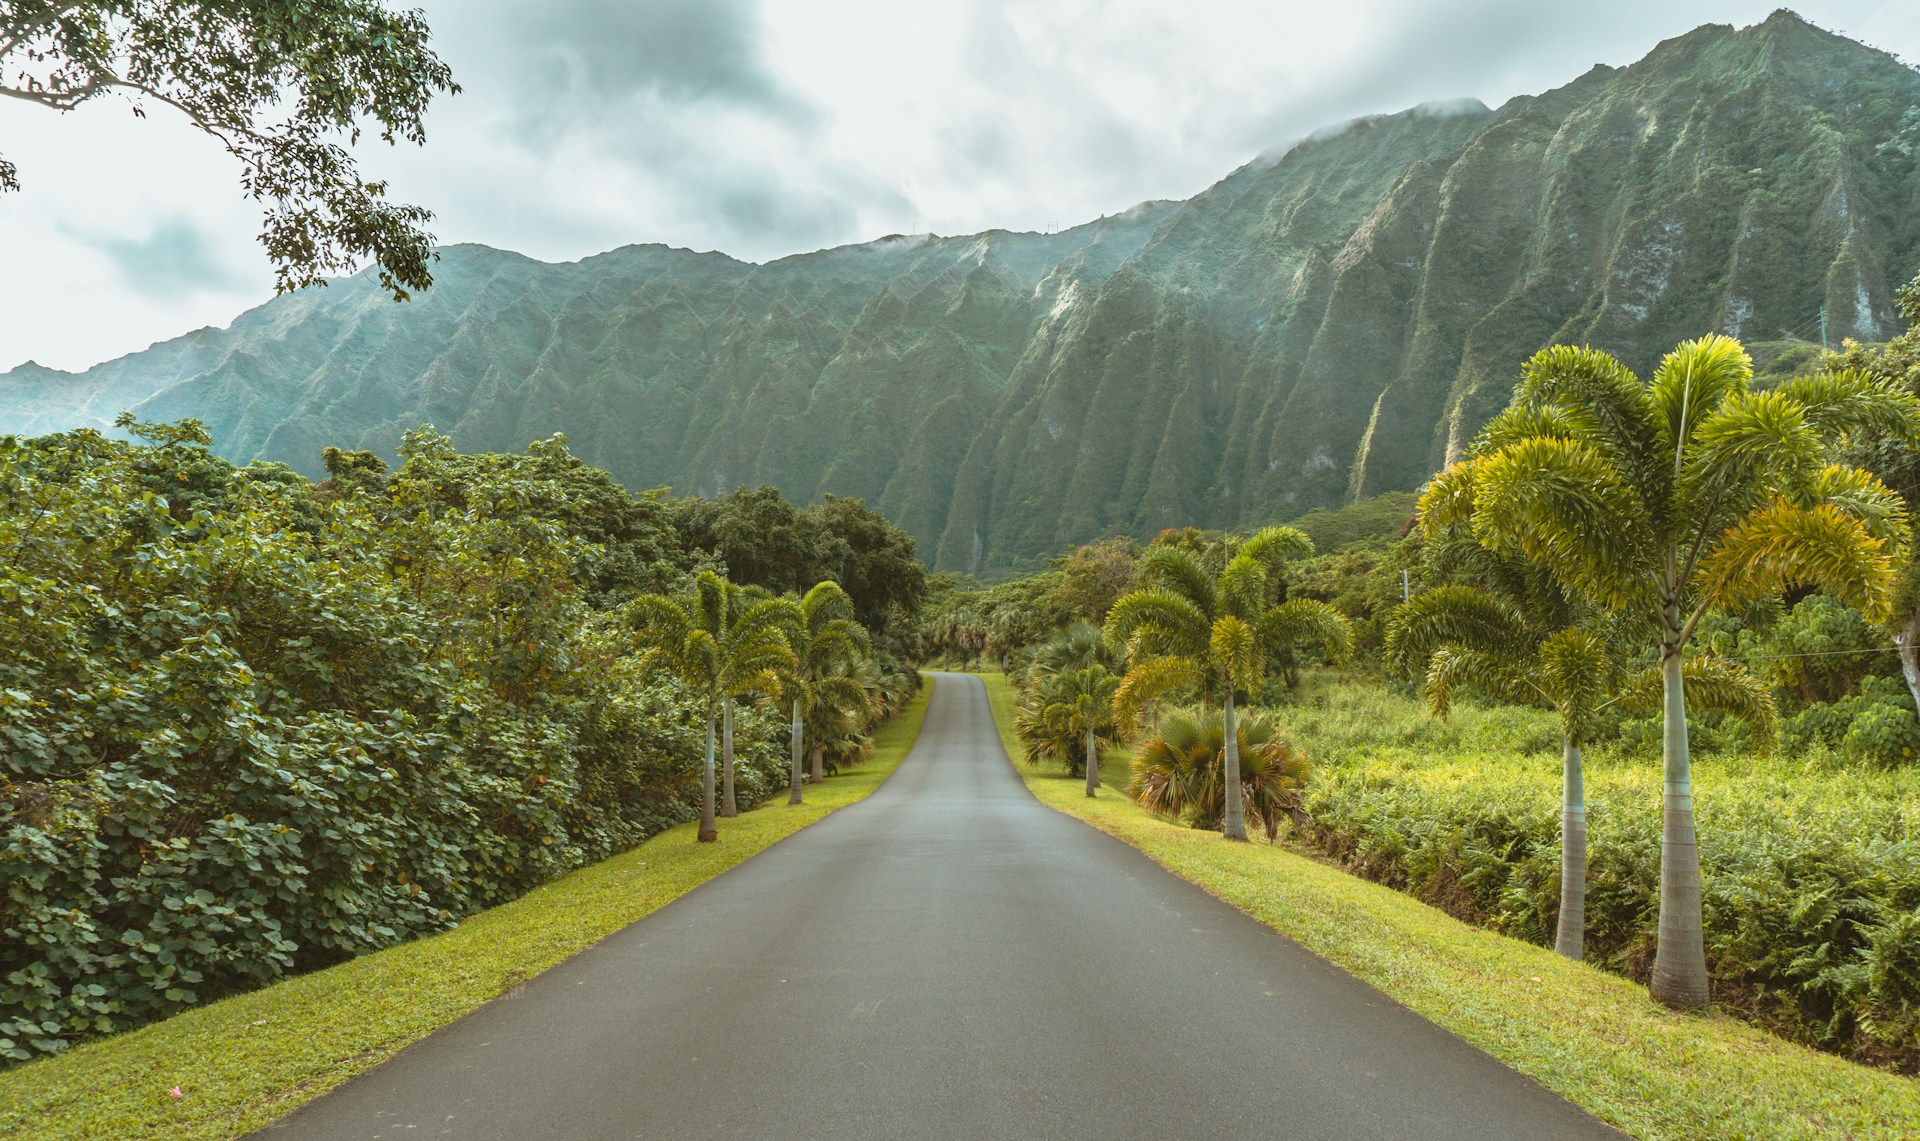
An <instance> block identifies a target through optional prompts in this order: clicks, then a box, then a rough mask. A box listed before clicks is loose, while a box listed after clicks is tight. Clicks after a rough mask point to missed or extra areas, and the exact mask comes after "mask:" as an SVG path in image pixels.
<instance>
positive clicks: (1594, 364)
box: [1488, 345, 1662, 498]
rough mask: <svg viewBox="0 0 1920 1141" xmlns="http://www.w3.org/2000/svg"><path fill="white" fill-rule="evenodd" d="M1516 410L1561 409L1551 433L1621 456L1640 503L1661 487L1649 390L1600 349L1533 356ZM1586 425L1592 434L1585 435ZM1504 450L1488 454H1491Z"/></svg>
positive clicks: (1569, 348) (1558, 348)
mask: <svg viewBox="0 0 1920 1141" xmlns="http://www.w3.org/2000/svg"><path fill="white" fill-rule="evenodd" d="M1514 404H1515V405H1516V406H1525V405H1535V406H1557V407H1558V408H1559V409H1560V410H1561V411H1560V413H1559V418H1558V419H1557V421H1556V428H1557V429H1559V430H1556V431H1553V432H1541V433H1538V434H1539V435H1545V436H1560V437H1561V438H1569V439H1570V438H1573V432H1574V431H1577V432H1578V433H1579V437H1580V438H1581V439H1582V440H1584V441H1585V442H1587V443H1589V444H1595V445H1597V446H1600V447H1602V448H1604V449H1605V450H1607V451H1609V452H1613V453H1615V454H1617V456H1618V457H1619V459H1620V461H1621V468H1622V471H1623V475H1624V476H1625V478H1626V479H1627V482H1628V483H1630V484H1631V485H1632V486H1633V487H1634V489H1635V490H1636V491H1637V492H1638V493H1639V494H1640V495H1641V497H1642V498H1652V497H1655V492H1656V489H1657V488H1658V487H1660V486H1662V483H1661V471H1662V468H1661V464H1660V462H1659V453H1660V450H1661V448H1660V444H1661V434H1660V424H1659V413H1658V409H1657V408H1656V406H1655V404H1654V399H1653V396H1652V394H1651V393H1650V392H1648V390H1647V386H1646V385H1644V384H1642V383H1641V382H1640V378H1639V377H1636V376H1634V375H1633V372H1632V371H1631V370H1630V369H1628V368H1627V367H1626V366H1625V365H1623V364H1621V363H1620V362H1619V361H1617V360H1615V359H1614V358H1613V357H1612V356H1610V355H1609V354H1607V353H1604V352H1601V351H1599V350H1598V349H1590V348H1586V347H1576V346H1573V345H1553V346H1549V347H1548V348H1544V349H1542V350H1540V351H1539V352H1537V353H1535V354H1534V355H1533V358H1532V359H1531V360H1529V361H1528V362H1527V363H1526V365H1525V366H1524V367H1523V368H1522V369H1521V371H1520V382H1519V384H1518V385H1516V386H1515V389H1514ZM1587 424H1591V425H1592V427H1593V429H1594V430H1593V431H1592V432H1588V431H1586V430H1585V428H1586V426H1587ZM1493 450H1504V447H1503V448H1500V449H1491V448H1490V449H1488V451H1489V452H1491V451H1493Z"/></svg>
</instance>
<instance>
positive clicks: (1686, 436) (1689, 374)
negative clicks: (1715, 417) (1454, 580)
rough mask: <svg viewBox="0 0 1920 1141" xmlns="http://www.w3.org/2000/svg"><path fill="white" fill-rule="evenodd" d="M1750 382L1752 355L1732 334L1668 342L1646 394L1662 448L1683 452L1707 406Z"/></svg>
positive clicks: (1713, 406) (1714, 405)
mask: <svg viewBox="0 0 1920 1141" xmlns="http://www.w3.org/2000/svg"><path fill="white" fill-rule="evenodd" d="M1752 381H1753V358H1752V357H1749V356H1748V355H1747V350H1746V348H1745V347H1744V346H1742V345H1741V344H1740V342H1739V341H1736V340H1734V339H1733V338H1732V337H1726V336H1721V335H1720V334H1718V333H1709V334H1707V335H1706V336H1704V337H1700V338H1697V339H1695V340H1691V341H1682V342H1680V343H1679V344H1678V345H1676V346H1674V349H1673V351H1672V352H1670V353H1668V354H1667V355H1666V356H1665V357H1663V358H1662V359H1661V361H1660V366H1659V367H1658V368H1656V369H1654V371H1653V384H1652V386H1651V391H1650V393H1649V395H1651V396H1652V398H1653V405H1654V409H1655V411H1656V413H1657V414H1658V416H1659V418H1660V423H1661V427H1662V428H1663V429H1664V436H1665V439H1664V440H1663V441H1662V443H1663V444H1664V448H1663V449H1662V450H1664V451H1666V453H1667V454H1668V455H1669V456H1671V455H1674V454H1678V452H1683V451H1685V450H1686V448H1687V446H1688V445H1689V444H1691V443H1692V442H1693V441H1694V439H1695V438H1696V437H1695V433H1696V431H1697V430H1698V429H1699V427H1700V426H1701V425H1702V424H1703V423H1705V422H1706V421H1707V420H1708V419H1709V418H1710V417H1711V415H1712V413H1713V410H1714V409H1716V408H1718V407H1719V406H1720V405H1721V404H1722V403H1723V402H1725V401H1727V400H1729V399H1731V398H1733V397H1734V396H1736V395H1738V394H1740V393H1743V392H1745V391H1746V390H1747V386H1748V385H1749V384H1750V383H1752ZM1676 449H1677V450H1678V451H1676ZM1668 462H1669V463H1671V460H1669V461H1668Z"/></svg>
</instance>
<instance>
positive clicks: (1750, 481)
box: [1674, 390, 1823, 528]
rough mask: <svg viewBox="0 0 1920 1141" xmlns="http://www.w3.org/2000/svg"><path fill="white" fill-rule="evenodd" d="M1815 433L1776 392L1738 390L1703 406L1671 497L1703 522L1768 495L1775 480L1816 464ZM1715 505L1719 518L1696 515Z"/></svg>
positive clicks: (1796, 408)
mask: <svg viewBox="0 0 1920 1141" xmlns="http://www.w3.org/2000/svg"><path fill="white" fill-rule="evenodd" d="M1822 446H1823V445H1822V442H1821V439H1820V433H1819V432H1818V431H1816V430H1815V429H1814V427H1813V425H1812V424H1811V423H1809V422H1808V420H1807V413H1806V409H1805V408H1804V407H1802V406H1801V405H1800V404H1799V403H1798V402H1796V401H1794V400H1793V399H1792V398H1790V397H1788V396H1785V395H1783V394H1782V393H1780V392H1779V391H1777V390H1776V391H1773V392H1740V393H1735V394H1734V395H1732V396H1730V397H1728V398H1727V399H1726V400H1725V401H1723V402H1722V403H1721V404H1720V405H1718V406H1717V407H1714V408H1712V409H1709V410H1707V411H1706V412H1705V413H1704V415H1703V416H1702V418H1701V419H1700V421H1699V422H1698V424H1697V425H1695V426H1694V427H1693V430H1692V440H1691V445H1690V446H1689V447H1688V448H1687V450H1686V452H1685V458H1684V459H1683V461H1682V463H1681V470H1680V480H1679V483H1678V484H1677V485H1676V488H1675V495H1674V502H1675V504H1676V508H1677V509H1678V510H1682V511H1687V512H1691V513H1692V514H1693V515H1694V521H1695V522H1696V523H1697V524H1699V525H1701V526H1705V527H1709V528H1711V527H1715V526H1717V525H1721V524H1722V523H1723V522H1724V520H1725V519H1726V518H1728V517H1731V516H1738V515H1741V514H1744V513H1746V512H1747V511H1749V510H1751V509H1752V508H1753V507H1755V506H1757V505H1758V504H1759V503H1760V502H1764V501H1765V500H1766V499H1770V498H1772V495H1773V488H1772V487H1771V486H1770V484H1771V483H1772V482H1773V481H1775V480H1788V481H1790V480H1792V479H1793V478H1794V477H1795V476H1796V475H1797V474H1798V473H1801V472H1811V471H1814V470H1816V469H1818V467H1819V466H1820V456H1821V451H1822ZM1715 504H1718V505H1719V508H1718V509H1719V510H1720V511H1722V512H1725V513H1726V514H1725V515H1723V516H1722V517H1721V518H1719V519H1708V518H1702V517H1701V516H1702V514H1703V513H1705V512H1707V511H1709V510H1712V509H1713V507H1712V505H1715Z"/></svg>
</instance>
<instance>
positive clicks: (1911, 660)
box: [1893, 610, 1920, 710]
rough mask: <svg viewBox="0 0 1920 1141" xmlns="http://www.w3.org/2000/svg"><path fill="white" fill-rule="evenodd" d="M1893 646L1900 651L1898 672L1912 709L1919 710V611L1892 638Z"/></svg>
mask: <svg viewBox="0 0 1920 1141" xmlns="http://www.w3.org/2000/svg"><path fill="white" fill-rule="evenodd" d="M1893 644H1894V647H1895V648H1896V649H1898V650H1899V651H1900V672H1901V673H1902V674H1904V675H1906V679H1907V692H1908V693H1910V694H1912V695H1913V707H1914V709H1915V710H1920V610H1915V611H1914V612H1913V615H1912V616H1911V617H1910V618H1908V619H1907V624H1906V626H1904V627H1902V628H1901V630H1900V632H1899V633H1898V634H1895V635H1894V636H1893Z"/></svg>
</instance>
